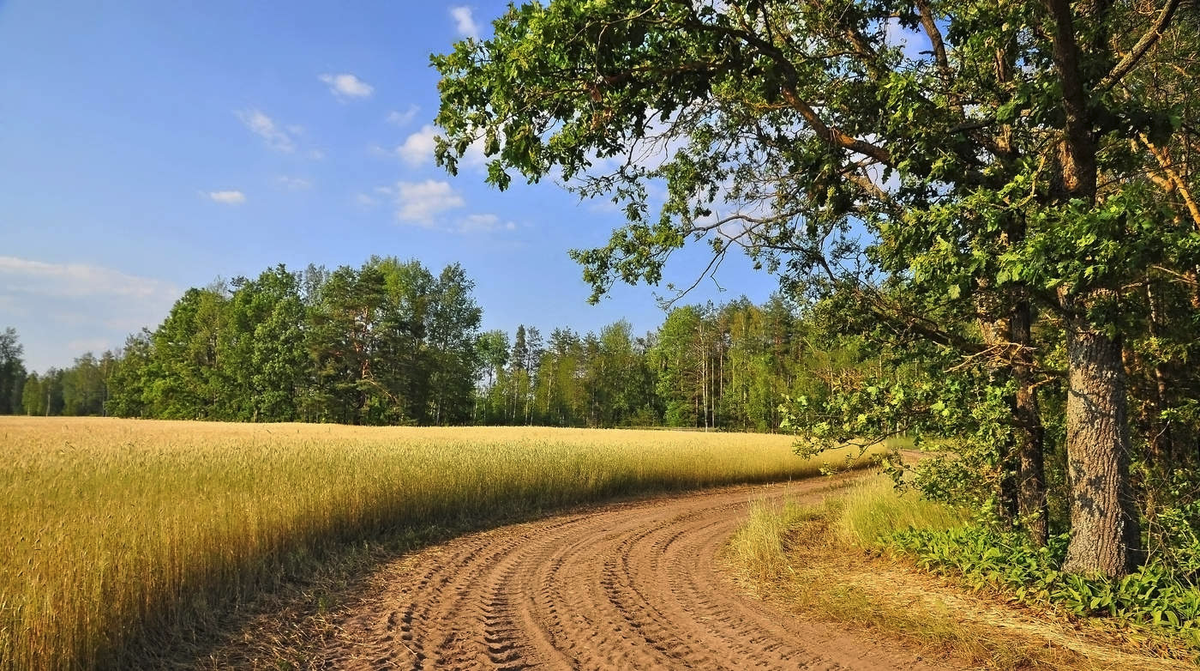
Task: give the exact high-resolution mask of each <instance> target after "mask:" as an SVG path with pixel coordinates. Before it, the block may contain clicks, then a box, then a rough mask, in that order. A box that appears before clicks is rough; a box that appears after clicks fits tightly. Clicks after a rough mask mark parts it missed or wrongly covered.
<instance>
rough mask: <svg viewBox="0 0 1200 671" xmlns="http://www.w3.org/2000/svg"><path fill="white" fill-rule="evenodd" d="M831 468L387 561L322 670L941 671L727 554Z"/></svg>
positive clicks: (610, 510) (555, 520)
mask: <svg viewBox="0 0 1200 671" xmlns="http://www.w3.org/2000/svg"><path fill="white" fill-rule="evenodd" d="M828 484H829V481H828V480H814V481H808V482H801V483H793V484H789V485H771V486H758V487H740V488H734V489H723V490H718V491H712V492H706V493H700V494H689V495H685V496H679V497H673V498H663V499H655V500H650V501H643V502H637V503H626V504H619V505H612V506H606V507H600V508H596V509H593V510H590V511H587V512H583V513H577V514H568V515H561V516H557V517H551V518H547V519H544V520H540V521H537V522H531V523H526V524H518V525H513V526H508V527H502V528H499V529H494V530H491V531H487V532H483V533H477V534H472V535H469V536H464V537H461V538H458V539H456V540H453V541H451V542H448V543H445V544H442V545H438V546H435V547H431V548H428V549H426V550H424V551H422V552H419V553H417V554H415V555H413V556H410V557H408V558H405V559H404V560H401V561H398V562H396V563H395V564H393V565H391V566H389V567H387V568H386V569H384V570H383V571H382V572H381V573H380V574H379V576H378V577H377V580H376V581H374V582H373V584H375V585H376V586H377V589H376V590H374V591H373V593H371V594H370V595H368V596H367V597H366V598H365V599H364V600H363V602H362V603H361V604H360V605H358V606H356V607H354V608H352V609H351V610H350V611H349V612H348V613H347V614H346V615H345V616H344V617H342V618H340V621H339V622H338V625H339V628H340V635H339V636H337V637H336V639H335V641H334V642H333V645H332V646H331V647H330V648H327V649H326V650H324V651H322V654H321V655H319V659H314V660H312V661H313V662H314V663H315V665H316V666H323V667H326V668H358V669H392V668H404V669H466V668H472V669H473V668H480V669H512V670H515V669H526V668H548V669H568V668H579V669H679V668H698V669H750V668H767V669H775V668H789V669H796V668H800V669H870V670H874V669H897V668H903V669H930V668H936V667H933V666H930V665H928V664H927V663H923V662H922V661H921V660H920V658H918V657H917V656H915V655H914V654H912V653H909V652H906V651H904V650H903V649H900V648H898V647H896V646H894V645H890V644H887V643H881V642H876V641H872V640H870V639H867V638H862V637H856V636H854V635H851V634H847V633H845V632H841V631H838V630H837V629H835V628H834V627H832V626H825V625H821V624H816V623H807V622H803V621H801V620H799V619H797V618H795V617H793V616H791V615H789V614H787V613H784V612H781V611H780V610H777V609H775V608H772V607H771V606H769V605H768V604H764V603H762V602H760V601H757V600H755V599H753V598H752V597H749V596H746V595H744V594H742V593H741V592H740V591H739V590H738V589H737V588H736V587H735V586H734V585H733V583H732V582H731V581H730V579H729V577H728V576H727V575H726V574H725V573H724V572H723V570H722V568H721V565H720V561H719V559H718V558H717V556H716V555H717V552H718V550H719V549H720V548H721V546H722V544H723V543H724V542H725V541H726V539H727V538H728V537H729V536H730V534H731V533H732V532H733V531H734V530H735V529H736V527H737V526H738V524H739V523H740V522H741V521H742V520H744V519H745V517H746V514H747V510H748V502H749V501H750V500H751V499H752V498H759V497H769V498H781V497H784V496H791V497H794V498H798V499H807V500H812V501H819V500H820V498H821V497H822V496H823V492H822V491H821V490H823V489H824V488H825V487H827V486H828Z"/></svg>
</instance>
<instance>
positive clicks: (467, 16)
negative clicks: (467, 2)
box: [450, 7, 479, 38]
mask: <svg viewBox="0 0 1200 671" xmlns="http://www.w3.org/2000/svg"><path fill="white" fill-rule="evenodd" d="M450 16H451V17H452V18H453V19H454V27H455V28H457V29H458V34H459V35H462V36H463V37H475V38H477V37H479V24H477V23H475V17H474V16H472V15H471V8H470V7H451V8H450Z"/></svg>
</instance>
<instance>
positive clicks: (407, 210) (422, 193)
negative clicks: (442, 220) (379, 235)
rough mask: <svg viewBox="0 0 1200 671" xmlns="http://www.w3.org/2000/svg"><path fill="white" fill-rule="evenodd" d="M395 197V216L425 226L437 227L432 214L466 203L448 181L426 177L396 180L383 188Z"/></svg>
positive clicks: (406, 221)
mask: <svg viewBox="0 0 1200 671" xmlns="http://www.w3.org/2000/svg"><path fill="white" fill-rule="evenodd" d="M385 193H388V194H390V195H393V196H394V197H395V199H396V218H397V219H399V220H400V221H403V222H405V223H410V224H416V225H418V226H422V227H425V228H437V225H436V222H435V221H434V216H435V215H438V214H441V213H443V212H445V211H447V210H453V209H456V208H459V207H463V206H464V205H466V201H465V200H463V197H462V196H461V195H459V194H458V192H457V191H455V190H454V187H452V186H450V183H449V182H444V181H439V180H433V179H427V180H425V181H423V182H397V183H396V186H395V188H393V189H387V190H385Z"/></svg>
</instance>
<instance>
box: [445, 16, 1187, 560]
mask: <svg viewBox="0 0 1200 671" xmlns="http://www.w3.org/2000/svg"><path fill="white" fill-rule="evenodd" d="M1181 4H1182V3H1181V2H1180V0H1160V1H1159V2H1157V3H1154V2H1148V1H1145V0H1128V1H1125V2H1120V1H1116V0H1081V1H1080V2H1077V3H1071V2H1069V0H1044V1H1037V2H1035V1H1021V2H1008V3H995V2H974V1H971V0H967V1H965V2H962V1H960V2H953V3H950V2H934V1H932V0H916V1H915V2H909V1H900V0H873V1H849V0H839V1H836V2H827V1H825V0H800V1H796V0H728V1H725V2H694V1H693V0H605V1H598V0H597V1H593V2H575V1H567V0H553V1H551V2H550V3H549V4H545V5H543V4H540V3H527V4H522V5H519V6H513V7H511V8H510V9H509V11H508V12H507V13H506V14H504V16H502V17H500V18H499V19H498V20H497V21H496V22H495V23H494V24H493V25H494V35H493V36H492V37H491V38H489V39H486V40H482V41H481V40H477V39H470V40H466V41H463V42H460V43H458V44H457V45H456V46H455V48H454V50H453V52H451V53H449V54H445V55H441V56H435V57H434V58H433V63H434V65H435V67H436V68H437V69H438V70H439V71H440V73H441V74H442V80H441V82H440V84H439V87H440V91H441V97H442V105H441V109H440V112H439V115H438V118H437V121H438V123H439V125H440V126H441V127H442V129H444V134H445V137H444V138H442V139H439V141H438V148H437V155H438V160H439V162H440V163H441V164H443V165H445V166H446V167H447V168H448V169H449V170H451V171H454V170H455V169H456V167H457V161H458V159H459V158H461V157H462V156H463V155H464V154H465V152H466V151H467V150H468V148H469V147H470V146H471V145H472V143H474V142H476V141H482V142H483V146H484V149H485V153H486V154H487V155H488V157H489V159H488V171H487V180H488V181H489V182H490V183H491V184H493V185H495V186H498V187H500V188H504V187H507V186H508V185H509V183H510V180H511V178H512V173H514V172H515V173H518V174H520V175H522V176H523V177H525V178H526V179H528V180H530V181H536V180H539V179H542V178H544V177H546V176H548V175H551V174H552V173H557V174H558V175H559V176H560V177H561V178H562V179H563V181H564V182H566V183H568V184H571V185H573V188H576V189H578V190H579V191H580V192H582V193H583V194H585V195H598V194H605V195H611V196H613V197H615V198H616V199H617V200H619V201H622V202H624V203H625V205H626V207H625V212H626V214H627V218H628V222H627V224H626V225H625V226H623V227H622V228H620V229H619V230H617V231H615V232H614V234H613V236H612V239H611V242H610V243H609V244H608V245H607V246H605V247H602V248H598V249H591V250H583V251H578V252H575V257H576V258H577V259H578V260H579V261H580V262H581V263H582V265H583V267H584V277H585V279H586V280H587V281H588V282H590V283H591V284H592V286H593V287H594V289H595V291H596V296H599V295H600V294H602V293H604V292H605V291H606V290H607V289H608V288H609V287H610V286H611V285H612V283H613V282H615V281H627V282H637V281H646V282H651V283H656V282H657V281H658V280H659V279H660V278H661V273H662V268H663V264H664V263H665V262H666V259H667V258H668V257H669V256H670V254H671V252H672V251H674V250H676V249H678V248H680V247H682V246H683V245H684V244H685V243H686V242H687V241H688V240H704V241H706V242H707V244H709V245H710V246H711V249H712V252H713V261H712V263H711V264H710V265H709V270H712V269H715V268H716V267H717V266H719V264H720V260H721V258H722V257H723V256H724V255H725V254H727V253H728V252H729V250H730V249H735V248H738V247H741V248H744V249H746V250H748V251H749V253H750V254H751V255H752V256H753V257H754V258H755V259H756V260H757V261H758V262H759V263H761V264H763V265H764V266H766V267H767V268H768V269H771V270H777V271H779V272H781V274H782V276H783V279H784V280H785V282H786V283H788V284H789V285H790V286H791V287H793V288H798V289H806V290H810V291H813V292H815V293H822V292H828V291H831V290H832V289H834V288H838V289H839V290H842V291H846V290H849V291H851V292H853V293H854V295H855V296H856V300H855V306H856V309H857V310H860V311H864V312H871V313H873V314H875V315H876V316H877V318H878V319H879V320H880V321H881V322H886V323H889V324H892V325H893V326H894V327H895V329H896V330H897V331H898V332H904V333H907V334H919V335H921V336H922V337H924V338H926V339H927V340H929V341H930V342H934V343H937V344H938V345H939V346H940V347H943V348H945V349H946V350H948V351H952V352H954V353H956V354H957V355H958V356H960V357H970V360H971V361H973V362H979V361H989V362H990V363H989V365H988V366H987V368H988V369H989V371H990V372H988V373H987V375H988V376H989V379H997V378H1000V377H1004V378H1010V379H1012V380H1014V385H1015V387H1016V388H1017V392H1016V393H1015V395H1014V399H1013V404H1014V412H1013V420H1012V421H1013V422H1014V425H1015V426H1017V427H1019V428H1021V431H1019V432H1015V433H1014V434H1013V439H1014V440H1015V441H1020V442H1022V443H1023V444H1022V445H1019V446H1018V447H1017V451H1018V453H1019V459H1018V461H1019V463H1021V464H1025V465H1026V466H1027V468H1026V469H1024V470H1023V471H1022V472H1021V474H1020V480H1021V484H1022V487H1023V490H1024V491H1025V496H1023V497H1022V504H1023V507H1024V508H1025V509H1026V510H1025V511H1024V512H1026V513H1027V514H1028V515H1030V516H1033V517H1036V515H1037V511H1036V510H1035V508H1037V507H1038V506H1040V505H1041V503H1040V499H1041V498H1044V497H1043V495H1042V494H1041V492H1040V491H1039V487H1040V483H1039V477H1040V475H1039V473H1040V468H1041V466H1040V455H1039V453H1038V452H1039V450H1040V445H1039V444H1038V440H1039V427H1038V426H1037V423H1036V422H1035V421H1034V418H1035V417H1036V416H1037V412H1038V410H1037V408H1036V406H1035V405H1034V401H1035V400H1036V397H1035V396H1034V395H1033V394H1032V390H1033V389H1034V387H1035V385H1037V384H1039V383H1040V382H1041V381H1042V380H1043V379H1046V378H1048V377H1050V376H1054V375H1056V374H1058V373H1059V371H1055V370H1044V368H1047V367H1046V366H1042V365H1040V364H1038V362H1037V357H1036V354H1037V353H1036V352H1034V351H1033V350H1032V343H1031V341H1030V337H1029V335H1028V334H1029V330H1030V329H1029V322H1030V320H1031V319H1032V318H1033V316H1034V315H1044V319H1047V320H1053V321H1054V323H1055V324H1057V325H1060V326H1061V327H1062V328H1063V329H1065V332H1066V336H1067V341H1066V345H1067V346H1066V361H1065V366H1066V371H1065V378H1066V381H1067V382H1066V385H1067V399H1068V401H1067V411H1066V419H1067V432H1066V433H1067V438H1066V442H1067V456H1068V464H1069V468H1070V476H1071V486H1072V492H1073V494H1072V501H1071V523H1072V532H1073V533H1072V539H1071V544H1070V548H1069V551H1068V558H1067V563H1066V568H1067V570H1071V571H1079V572H1096V573H1102V574H1106V575H1119V574H1122V573H1124V572H1126V571H1128V570H1130V569H1131V568H1132V567H1133V566H1134V565H1135V564H1136V563H1137V561H1138V559H1139V552H1138V544H1139V543H1138V538H1139V524H1138V518H1137V515H1136V512H1135V510H1134V506H1133V500H1132V493H1131V489H1130V479H1129V453H1130V439H1129V427H1128V425H1127V422H1126V415H1127V408H1126V380H1125V370H1124V368H1123V366H1122V351H1123V347H1124V342H1125V340H1126V339H1127V338H1129V337H1131V336H1133V335H1135V334H1138V333H1141V332H1142V331H1143V330H1144V315H1142V314H1140V312H1139V311H1138V310H1137V309H1136V306H1137V305H1138V304H1140V299H1139V302H1134V300H1133V299H1132V298H1131V294H1132V293H1134V292H1137V294H1138V295H1139V296H1140V295H1141V293H1142V292H1143V291H1144V289H1143V287H1144V286H1145V285H1146V278H1147V275H1146V273H1147V272H1148V270H1149V269H1151V268H1165V269H1166V270H1167V272H1168V273H1170V275H1169V276H1171V277H1178V278H1179V282H1180V283H1183V284H1186V283H1188V282H1191V283H1192V285H1194V284H1195V281H1196V280H1195V278H1196V262H1197V258H1196V249H1197V247H1198V245H1197V244H1196V241H1195V240H1196V227H1197V226H1200V210H1198V209H1197V208H1196V206H1195V200H1194V199H1193V198H1192V196H1191V193H1192V191H1193V190H1194V188H1195V187H1196V184H1195V179H1194V177H1192V176H1191V174H1190V173H1188V172H1187V171H1185V170H1183V169H1182V168H1181V167H1180V164H1181V163H1182V162H1183V158H1182V157H1183V156H1186V154H1187V153H1188V152H1190V151H1193V149H1194V147H1195V143H1196V140H1197V136H1196V133H1197V129H1196V127H1195V126H1194V125H1192V123H1191V121H1190V118H1189V116H1188V115H1189V114H1191V111H1192V109H1193V108H1194V107H1195V106H1196V103H1197V102H1200V100H1197V96H1200V93H1198V92H1197V90H1196V88H1195V87H1194V85H1189V84H1188V82H1189V81H1194V79H1195V77H1196V75H1197V74H1200V58H1197V56H1198V55H1200V54H1198V53H1197V52H1198V49H1200V39H1197V30H1196V25H1197V24H1196V21H1195V20H1194V19H1193V18H1192V17H1191V16H1190V13H1192V12H1194V11H1195V10H1192V9H1190V5H1188V7H1189V9H1181ZM1185 14H1188V16H1186V17H1185V16H1184V15H1185ZM1184 18H1187V19H1188V20H1184ZM1167 65H1169V66H1170V67H1169V68H1168V67H1167ZM655 183H665V186H666V193H667V196H666V198H665V202H663V203H662V204H661V207H652V205H655V203H653V201H652V200H651V198H650V197H649V194H651V193H653V190H652V189H650V188H649V187H650V186H651V185H653V184H655ZM859 240H861V241H862V242H863V244H861V245H860V244H858V243H857V242H856V241H859ZM706 272H707V271H706ZM889 281H890V282H892V283H900V284H903V285H904V286H903V287H902V290H895V289H893V290H889V291H886V292H885V291H883V290H881V286H882V284H883V283H885V282H889ZM895 296H903V297H905V300H904V301H896V300H893V297H895ZM935 314H936V315H939V316H942V317H944V316H946V315H951V316H953V317H954V319H953V320H952V321H945V320H941V321H939V320H938V319H934V318H931V315H935ZM971 323H973V324H977V325H978V328H972V329H965V328H961V325H962V324H971ZM1050 368H1052V367H1050ZM1043 533H1044V532H1043Z"/></svg>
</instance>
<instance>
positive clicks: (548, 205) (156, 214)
mask: <svg viewBox="0 0 1200 671" xmlns="http://www.w3.org/2000/svg"><path fill="white" fill-rule="evenodd" d="M503 9H504V3H501V2H477V3H475V4H471V5H462V4H461V2H458V3H440V2H400V1H396V2H376V3H372V2H344V3H332V2H330V3H325V4H317V3H311V2H293V3H282V2H280V3H270V4H269V5H268V3H247V2H226V1H224V0H209V1H206V2H162V1H161V0H155V1H141V0H129V1H126V2H121V3H116V2H94V1H89V2H66V1H64V2H47V1H45V0H41V1H38V0H11V1H7V2H5V1H3V0H0V174H3V175H4V179H2V180H0V328H3V327H4V326H14V327H16V328H17V330H18V332H19V334H20V336H21V341H22V343H23V344H24V346H25V359H26V364H27V366H28V367H29V368H31V369H37V370H44V369H46V368H47V367H49V366H62V365H68V364H70V362H71V360H72V359H73V357H75V356H78V355H79V354H81V353H82V352H84V351H86V350H93V351H99V350H103V349H106V348H110V347H116V346H119V345H120V344H121V343H122V342H123V341H124V339H125V336H126V334H128V333H130V332H133V331H136V330H138V329H140V328H141V327H142V326H150V327H154V326H156V325H157V324H158V323H159V322H160V321H161V320H162V318H163V317H164V316H165V315H166V313H167V310H168V309H169V308H170V306H171V304H172V302H173V301H174V300H175V299H176V298H177V297H178V296H179V294H180V293H182V291H183V290H184V289H186V288H187V287H189V286H203V285H206V284H209V283H210V282H211V281H212V280H214V279H215V278H217V277H225V278H230V277H235V276H238V275H255V274H257V273H258V272H259V271H261V270H262V269H264V268H266V267H268V266H271V265H274V264H276V263H285V264H287V265H288V267H290V268H294V269H299V268H302V267H303V266H305V265H306V264H308V263H310V262H311V263H318V264H324V265H327V266H330V267H332V266H337V265H341V264H352V265H357V264H359V263H361V262H362V261H363V260H365V259H366V258H367V257H368V256H370V255H372V254H379V255H394V256H398V257H401V258H404V259H407V258H417V259H420V260H421V261H422V262H423V263H424V264H425V265H426V266H428V267H430V268H431V269H433V270H434V271H435V272H436V271H437V270H439V269H440V268H441V267H442V266H444V265H445V264H447V263H451V262H455V261H458V262H460V263H462V264H463V266H464V267H465V268H466V269H467V272H468V273H469V274H470V275H471V276H472V277H473V278H474V279H475V281H476V283H477V286H476V292H475V293H476V298H477V299H478V301H479V303H480V304H481V305H482V306H483V308H484V327H485V328H501V329H505V330H509V331H511V330H513V329H515V328H516V326H517V324H520V323H524V324H532V325H535V326H538V327H540V328H543V329H547V330H548V329H550V328H552V327H554V326H559V325H570V326H572V327H574V328H576V329H577V330H580V331H587V330H596V329H598V328H599V327H600V326H602V325H604V324H606V323H609V322H612V321H615V320H617V319H620V318H627V319H629V320H630V321H631V322H632V323H633V325H634V327H635V329H636V330H637V331H639V332H640V331H645V330H649V329H652V328H654V327H655V326H656V325H657V324H658V323H659V322H660V321H661V319H662V312H661V311H660V310H659V308H658V307H657V305H656V303H655V299H654V290H653V289H652V288H649V287H645V286H640V287H620V288H618V289H617V290H616V291H614V292H613V294H612V296H611V297H610V298H608V299H606V300H605V301H604V302H603V303H602V304H601V305H599V306H589V305H587V304H586V299H587V297H588V293H589V292H588V288H587V287H586V286H585V285H584V284H583V282H582V280H581V279H580V270H579V267H578V266H577V265H576V264H575V263H574V262H572V261H571V260H570V259H569V258H568V257H567V250H569V249H571V248H573V247H589V246H594V245H597V244H602V243H603V242H604V241H606V240H607V238H608V236H609V233H610V231H611V230H612V229H613V228H614V227H616V226H618V225H620V223H621V218H620V215H619V213H616V212H614V211H613V210H612V208H609V207H605V204H604V203H594V202H593V203H588V202H585V203H580V202H579V201H578V199H577V198H576V197H575V196H573V195H571V194H569V193H566V192H565V191H563V190H562V189H561V188H560V187H558V186H556V185H555V184H552V183H543V184H539V185H536V186H524V185H518V186H515V187H514V188H512V189H510V190H509V191H507V192H504V193H500V192H497V191H495V190H493V189H491V188H489V187H487V186H486V185H484V184H483V176H482V173H481V171H480V170H479V169H478V168H477V167H474V168H473V167H466V168H464V169H463V170H462V171H461V172H460V174H459V176H457V177H453V178H452V177H450V176H448V175H447V174H445V173H444V172H443V171H442V170H441V169H439V168H437V167H436V166H435V165H434V164H433V160H432V155H431V154H432V143H431V134H432V132H433V131H432V129H431V128H430V127H428V124H430V123H431V120H432V118H433V116H434V114H435V113H436V108H437V73H436V72H434V71H433V70H432V69H431V68H430V67H429V65H428V63H429V60H428V57H429V54H430V53H431V52H441V51H445V50H447V49H448V48H449V47H450V45H451V43H452V42H453V41H455V40H457V39H461V38H462V37H463V36H465V35H468V34H471V33H484V34H486V33H487V31H488V30H489V23H490V20H491V19H492V18H494V17H496V16H498V15H499V14H500V13H501V12H502V11H503ZM703 262H704V258H703V256H702V250H699V249H697V250H693V251H690V252H688V253H684V254H681V255H679V256H678V258H676V259H675V260H673V263H672V264H671V265H670V266H669V267H668V272H667V278H666V279H667V281H675V282H676V283H683V282H688V281H690V279H691V278H692V277H694V275H695V273H696V272H698V271H699V270H700V269H701V268H702V265H703ZM718 279H719V280H720V282H721V285H722V286H723V287H724V288H725V289H726V291H725V292H724V293H721V292H718V291H717V289H716V287H715V286H714V285H713V284H712V283H708V282H706V283H705V284H703V285H702V286H701V287H700V288H698V290H697V291H696V292H695V293H694V294H693V297H692V298H693V299H694V300H696V301H704V300H709V299H712V300H718V301H720V300H727V299H732V298H736V297H737V296H738V295H741V294H746V295H748V296H749V297H750V298H752V299H754V300H758V301H761V300H763V299H765V298H766V297H767V295H768V294H769V293H770V292H771V291H772V290H773V289H774V288H775V286H776V285H775V281H774V279H773V278H771V277H769V276H767V275H766V274H764V273H757V272H754V271H753V270H751V269H750V267H749V263H748V262H747V261H746V260H745V259H744V258H742V257H738V258H737V259H730V260H729V261H727V262H726V264H725V265H724V266H723V268H722V271H721V273H720V275H719V276H718Z"/></svg>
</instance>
